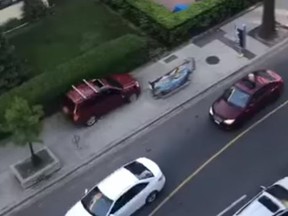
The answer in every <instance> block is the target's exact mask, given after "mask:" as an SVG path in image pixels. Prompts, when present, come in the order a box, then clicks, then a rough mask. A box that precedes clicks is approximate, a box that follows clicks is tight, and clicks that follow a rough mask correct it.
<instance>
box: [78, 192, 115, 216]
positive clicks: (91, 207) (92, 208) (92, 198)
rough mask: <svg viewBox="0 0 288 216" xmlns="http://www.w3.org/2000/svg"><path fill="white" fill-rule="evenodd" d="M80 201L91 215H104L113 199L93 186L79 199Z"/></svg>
mask: <svg viewBox="0 0 288 216" xmlns="http://www.w3.org/2000/svg"><path fill="white" fill-rule="evenodd" d="M81 203H82V205H83V206H84V208H85V209H86V211H88V212H89V213H90V214H91V215H93V216H106V215H107V213H108V211H109V209H110V208H111V206H112V203H113V201H112V200H110V199H109V198H108V197H106V196H105V195H104V194H103V193H102V192H101V191H100V190H99V188H98V187H95V188H94V189H93V190H91V191H90V192H89V193H88V194H87V195H86V196H85V197H84V198H83V199H82V200H81Z"/></svg>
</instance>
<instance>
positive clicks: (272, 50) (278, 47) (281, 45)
mask: <svg viewBox="0 0 288 216" xmlns="http://www.w3.org/2000/svg"><path fill="white" fill-rule="evenodd" d="M260 4H261V3H258V4H257V5H258V6H259V5H260ZM258 6H252V7H250V8H248V9H246V11H244V12H243V13H240V14H241V15H243V14H245V13H247V12H248V11H250V10H253V9H254V8H256V7H258ZM241 15H236V16H234V18H233V19H235V17H239V16H241ZM231 19H232V18H231ZM231 19H230V20H231ZM225 23H226V22H223V23H222V24H221V26H222V25H223V24H225ZM217 28H219V26H217ZM213 30H215V28H213ZM208 31H212V30H208ZM205 33H207V32H204V33H202V34H201V36H203V35H205ZM197 37H198V36H197ZM286 43H288V37H287V38H285V39H284V40H282V41H281V42H279V43H278V44H276V45H275V46H273V47H271V48H270V49H269V50H268V51H267V53H266V54H264V55H261V56H257V57H256V58H254V59H253V60H251V61H250V62H249V63H248V64H247V65H244V66H242V67H240V68H239V69H238V70H236V71H234V72H233V73H231V74H230V75H228V76H227V77H224V78H222V79H221V80H219V81H218V82H216V83H214V84H213V85H211V86H209V87H208V88H207V89H205V90H204V91H202V92H199V93H198V94H196V95H194V96H193V97H191V98H189V99H187V100H186V101H184V102H182V103H181V104H178V105H177V106H176V107H174V108H172V109H170V110H167V111H166V112H164V113H162V114H161V115H160V116H158V117H157V118H155V119H153V120H151V121H149V122H147V123H146V124H145V125H143V126H140V127H138V128H137V129H135V130H133V131H132V132H131V133H129V134H128V135H127V136H125V137H122V138H120V139H118V140H116V141H114V142H112V143H110V144H109V145H108V146H107V147H106V148H104V149H103V150H102V151H101V152H99V153H98V154H95V155H93V156H91V157H90V158H89V159H88V160H86V161H85V162H84V163H82V164H81V165H79V166H77V167H75V168H73V169H71V170H70V171H68V172H66V173H65V174H63V175H62V176H60V177H58V178H57V179H55V180H53V181H51V182H50V183H48V184H47V185H46V186H44V187H43V188H41V189H40V190H38V191H35V192H34V193H32V194H30V195H29V196H27V197H26V198H24V199H23V200H21V201H19V202H15V203H14V204H11V205H9V206H8V207H4V208H3V209H2V210H1V212H0V215H1V216H4V215H5V214H8V213H10V212H12V211H13V209H14V208H15V206H17V208H19V206H21V205H24V204H25V203H27V202H28V201H29V200H31V199H32V198H35V197H36V196H37V195H38V194H40V193H42V192H44V191H45V190H47V189H49V188H51V187H52V185H55V184H56V183H59V182H61V181H62V180H64V179H66V178H67V177H69V176H70V175H72V174H73V173H74V172H76V171H79V170H80V169H81V168H83V167H85V166H86V165H88V164H90V163H91V162H93V161H94V160H96V159H98V158H99V157H101V156H102V155H104V154H105V153H107V152H109V151H110V150H112V149H113V148H114V147H117V146H118V145H120V144H121V143H123V142H125V141H127V140H128V139H130V138H132V137H133V136H135V135H137V134H138V133H139V132H141V131H142V130H145V129H146V128H148V127H150V126H152V125H153V124H155V123H157V122H158V121H160V120H161V119H163V118H164V117H165V116H167V115H168V114H171V113H173V112H174V111H176V110H178V109H179V108H181V107H182V106H184V105H185V104H187V103H189V102H191V101H192V100H194V99H195V98H197V97H199V96H200V95H202V94H204V93H206V92H208V91H209V90H211V89H212V88H214V87H215V86H217V85H219V84H220V83H222V82H223V81H225V80H227V79H229V78H230V77H233V76H234V75H235V74H238V73H239V72H241V71H244V70H248V68H249V67H251V66H252V65H253V64H255V63H257V62H261V60H262V59H266V58H268V57H269V56H273V55H274V54H275V53H277V52H279V51H281V50H283V49H285V48H286V47H285V46H284V45H285V44H286Z"/></svg>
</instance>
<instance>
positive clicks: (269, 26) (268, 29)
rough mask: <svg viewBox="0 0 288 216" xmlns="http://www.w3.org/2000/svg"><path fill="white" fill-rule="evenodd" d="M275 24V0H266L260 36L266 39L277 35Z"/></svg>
mask: <svg viewBox="0 0 288 216" xmlns="http://www.w3.org/2000/svg"><path fill="white" fill-rule="evenodd" d="M275 25H276V21H275V0H264V1H263V15H262V24H261V26H260V29H259V36H260V37H261V38H263V39H265V40H269V39H272V38H273V37H274V36H275V35H276V26H275Z"/></svg>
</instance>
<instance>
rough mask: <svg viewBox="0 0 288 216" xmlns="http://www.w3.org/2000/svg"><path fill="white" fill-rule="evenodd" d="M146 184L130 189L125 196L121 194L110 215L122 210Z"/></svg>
mask: <svg viewBox="0 0 288 216" xmlns="http://www.w3.org/2000/svg"><path fill="white" fill-rule="evenodd" d="M147 185H148V183H147V182H145V183H139V184H137V185H135V186H134V187H132V188H130V189H129V190H128V191H127V192H126V193H125V194H123V195H122V196H121V197H120V198H119V199H118V200H117V201H116V202H115V204H114V206H113V208H112V210H111V212H110V213H111V214H113V213H115V212H117V211H118V210H119V209H120V208H122V207H123V206H124V205H125V204H126V203H128V202H129V201H130V200H132V199H133V198H134V197H135V196H136V195H137V194H138V193H140V192H141V191H142V190H143V189H144V188H145V187H146V186H147Z"/></svg>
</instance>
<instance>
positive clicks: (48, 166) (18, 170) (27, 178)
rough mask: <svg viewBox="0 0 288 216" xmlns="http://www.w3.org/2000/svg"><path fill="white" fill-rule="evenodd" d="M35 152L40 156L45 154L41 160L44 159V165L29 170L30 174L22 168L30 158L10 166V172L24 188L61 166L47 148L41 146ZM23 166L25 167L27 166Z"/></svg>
mask: <svg viewBox="0 0 288 216" xmlns="http://www.w3.org/2000/svg"><path fill="white" fill-rule="evenodd" d="M43 153H44V154H43ZM36 154H39V155H40V156H41V155H45V158H42V160H44V162H43V164H44V165H43V166H42V167H40V168H39V169H38V170H35V171H33V172H31V174H27V173H29V170H27V169H26V170H23V169H22V168H23V167H25V164H26V163H27V161H29V160H30V158H26V159H24V160H22V161H19V162H17V163H16V164H13V165H11V166H10V169H11V171H12V173H13V174H14V175H15V177H16V178H17V180H18V181H19V183H20V184H21V186H22V187H23V188H24V189H26V188H29V187H31V186H33V185H35V184H37V183H38V182H40V181H42V180H45V179H46V178H49V177H50V176H51V175H52V174H53V173H54V172H56V171H57V170H59V169H60V168H61V164H60V161H59V160H58V158H57V157H56V156H55V155H54V154H53V153H52V152H51V151H50V150H49V149H48V148H43V149H41V150H40V151H38V152H37V153H36ZM25 168H27V166H26V167H25Z"/></svg>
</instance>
